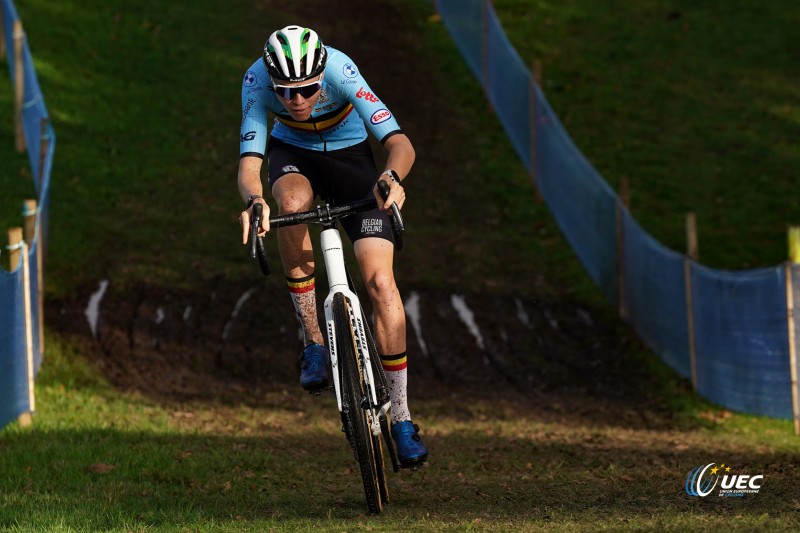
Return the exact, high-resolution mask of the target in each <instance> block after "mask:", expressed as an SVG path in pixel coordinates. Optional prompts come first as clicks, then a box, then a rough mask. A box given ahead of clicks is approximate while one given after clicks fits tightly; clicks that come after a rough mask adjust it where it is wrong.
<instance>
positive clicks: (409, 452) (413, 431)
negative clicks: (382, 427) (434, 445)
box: [392, 420, 428, 468]
mask: <svg viewBox="0 0 800 533" xmlns="http://www.w3.org/2000/svg"><path fill="white" fill-rule="evenodd" d="M392 438H393V439H394V442H395V443H396V444H397V458H398V459H399V460H400V466H402V467H403V468H417V467H419V466H420V465H421V464H422V463H424V462H425V459H427V458H428V448H426V447H425V445H424V444H422V437H420V436H419V426H418V425H416V424H414V423H413V422H411V420H405V421H403V422H397V423H396V424H392Z"/></svg>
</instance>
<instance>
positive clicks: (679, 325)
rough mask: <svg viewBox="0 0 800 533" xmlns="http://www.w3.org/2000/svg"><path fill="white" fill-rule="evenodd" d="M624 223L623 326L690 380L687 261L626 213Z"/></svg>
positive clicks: (625, 211) (624, 212) (624, 213)
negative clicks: (686, 289) (625, 319)
mask: <svg viewBox="0 0 800 533" xmlns="http://www.w3.org/2000/svg"><path fill="white" fill-rule="evenodd" d="M622 222H623V226H622V234H623V237H624V240H623V243H624V244H623V252H622V253H623V260H622V264H623V276H622V279H623V280H624V282H623V290H622V294H623V301H624V302H625V305H624V309H625V313H626V316H627V320H628V322H629V323H630V324H631V325H632V326H633V328H634V329H635V330H636V332H637V333H638V335H639V336H640V337H641V338H642V340H644V341H645V343H646V344H647V345H648V346H650V348H651V349H652V350H653V351H654V352H656V353H657V354H658V355H660V356H661V358H662V359H663V360H664V362H666V363H667V364H668V365H669V366H671V367H672V368H673V369H674V370H675V371H676V372H678V373H679V374H680V375H682V376H684V377H686V378H691V376H692V366H691V361H690V356H689V321H688V318H687V315H688V310H687V307H686V291H685V290H684V285H685V282H684V264H685V262H686V257H685V256H684V255H682V254H679V253H677V252H674V251H672V250H670V249H669V248H667V247H666V246H664V245H663V244H661V243H660V242H658V241H657V240H655V239H654V238H653V237H652V236H650V234H649V233H647V232H646V231H645V230H644V229H643V228H642V227H641V226H640V225H639V224H638V223H637V222H636V220H634V219H633V217H632V216H631V215H630V213H629V212H628V210H627V209H625V210H624V211H623V219H622Z"/></svg>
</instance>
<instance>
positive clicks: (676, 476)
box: [0, 339, 800, 531]
mask: <svg viewBox="0 0 800 533" xmlns="http://www.w3.org/2000/svg"><path fill="white" fill-rule="evenodd" d="M50 340H51V341H54V343H53V345H52V350H51V355H50V359H49V361H48V365H47V366H45V367H44V368H43V370H42V373H41V375H40V377H39V380H38V384H37V387H38V393H39V402H40V409H39V411H38V412H37V414H36V423H35V425H34V426H33V428H31V429H19V428H16V427H11V428H9V429H7V430H5V431H4V433H3V435H2V439H0V450H1V451H2V457H3V462H2V465H1V466H0V527H2V528H3V530H4V531H29V530H32V529H34V528H35V529H36V530H37V531H272V530H276V531H277V530H282V531H283V530H292V531H307V530H312V529H313V530H321V531H342V530H347V531H351V530H371V531H397V530H400V529H404V530H405V529H408V530H412V531H450V530H477V531H483V530H494V531H532V530H545V529H547V530H555V531H572V530H575V529H581V530H585V529H592V530H618V529H622V528H626V529H641V530H672V531H679V530H685V529H691V530H713V529H717V528H722V527H724V528H726V529H731V530H740V531H752V530H770V531H791V530H793V529H796V528H797V527H798V525H799V524H800V520H798V513H797V510H798V506H800V500H798V498H797V493H796V490H795V478H796V474H797V472H796V465H795V464H794V459H793V458H794V457H796V453H797V450H798V447H797V442H796V438H794V437H792V436H791V435H790V434H789V432H788V431H786V427H785V425H786V424H785V423H784V422H777V421H771V420H767V419H758V418H754V417H745V416H741V415H720V412H719V411H715V410H713V409H712V410H709V411H705V412H704V413H705V414H704V415H703V416H698V417H697V418H696V419H694V420H692V419H690V418H687V419H685V420H684V422H683V423H680V424H678V426H677V427H674V426H672V425H662V424H661V423H660V422H658V421H651V423H649V424H642V423H641V421H640V422H636V419H635V418H632V419H627V418H626V419H624V420H622V419H621V420H618V421H617V422H616V423H613V422H612V423H608V422H600V421H595V422H592V421H591V420H589V419H587V418H586V417H585V415H583V414H582V413H580V412H578V413H576V412H569V411H568V410H566V409H564V408H562V407H560V406H559V405H558V404H554V405H552V406H550V407H548V408H546V409H531V408H529V407H527V406H524V405H519V404H517V403H514V402H509V401H503V400H499V399H497V398H495V399H494V400H490V399H488V398H475V399H474V401H457V403H456V404H455V405H454V403H453V402H452V401H448V400H444V399H442V400H435V399H433V400H428V401H424V402H418V405H417V409H416V410H417V412H418V413H419V416H421V417H423V418H424V419H425V420H426V421H427V426H426V427H427V428H428V429H427V430H426V432H425V436H426V441H427V443H428V445H429V446H431V447H432V449H435V450H437V453H436V456H435V458H434V459H433V460H432V461H431V463H430V464H429V466H428V467H426V468H424V469H422V470H421V471H419V472H417V473H414V474H410V473H408V472H403V473H401V474H400V475H399V476H393V477H392V480H391V490H392V496H393V503H392V504H391V505H390V506H389V507H388V508H387V510H386V511H385V513H384V514H383V515H381V516H380V517H370V516H368V515H366V514H365V506H364V504H363V494H362V493H361V489H360V486H359V483H360V481H359V479H358V474H357V472H354V471H353V467H354V466H355V465H354V463H353V461H352V456H351V454H350V451H349V448H348V447H347V445H346V443H345V441H344V439H342V438H341V432H340V431H339V427H338V424H337V423H336V421H335V418H336V417H335V416H331V415H332V414H333V413H334V412H335V407H334V406H333V400H332V398H331V397H330V396H326V397H322V398H313V397H309V396H307V395H305V394H303V393H302V391H300V390H299V389H297V388H293V389H291V390H276V391H274V392H269V393H267V394H266V395H265V396H264V397H263V398H259V399H258V400H256V401H254V402H253V401H251V402H250V403H249V404H248V405H244V404H236V403H229V404H219V403H214V402H193V403H181V404H178V403H174V404H170V403H159V404H155V403H153V402H151V401H149V400H147V399H145V398H142V397H139V396H137V395H131V394H120V393H119V392H116V391H114V390H113V389H112V388H110V387H109V386H108V385H107V384H105V383H103V381H102V380H101V379H99V378H97V377H96V375H95V374H94V373H93V370H92V369H91V366H90V365H89V364H88V363H86V362H85V361H84V362H82V358H81V357H80V356H79V355H78V354H75V353H73V352H71V351H70V349H69V348H68V347H67V346H64V345H60V344H58V339H50ZM456 405H457V408H454V407H455V406H456ZM635 413H636V409H631V410H630V412H629V413H628V414H631V415H634V414H635ZM634 416H635V415H634ZM707 461H714V462H717V463H727V464H730V465H732V466H734V468H736V469H737V470H738V471H739V472H743V473H750V474H755V473H762V474H764V475H765V476H766V477H765V481H764V486H763V493H762V494H759V495H755V496H753V497H748V498H745V499H723V498H717V499H711V498H708V499H705V500H700V499H692V498H689V497H688V496H686V494H685V493H684V492H683V482H684V477H685V475H686V473H687V472H688V471H689V470H690V469H691V468H693V467H694V466H697V465H698V464H702V463H704V462H707Z"/></svg>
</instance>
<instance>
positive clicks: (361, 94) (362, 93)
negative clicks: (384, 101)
mask: <svg viewBox="0 0 800 533" xmlns="http://www.w3.org/2000/svg"><path fill="white" fill-rule="evenodd" d="M356 98H363V99H364V100H366V101H367V102H372V103H375V102H380V100H378V97H377V96H375V95H374V94H372V93H371V92H369V91H365V90H364V88H363V87H362V88H360V89H359V90H358V92H356Z"/></svg>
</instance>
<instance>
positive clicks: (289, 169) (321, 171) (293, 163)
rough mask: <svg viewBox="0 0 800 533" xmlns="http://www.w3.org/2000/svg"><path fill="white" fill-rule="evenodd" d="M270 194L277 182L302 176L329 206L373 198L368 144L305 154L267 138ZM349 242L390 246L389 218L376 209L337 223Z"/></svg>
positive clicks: (374, 177) (374, 172)
mask: <svg viewBox="0 0 800 533" xmlns="http://www.w3.org/2000/svg"><path fill="white" fill-rule="evenodd" d="M267 169H268V172H269V187H270V190H271V189H272V187H274V186H275V182H276V181H278V178H280V177H282V176H285V175H286V174H290V173H297V174H302V175H303V176H305V177H306V178H307V179H308V181H309V183H311V189H312V190H313V191H314V196H315V197H316V196H319V197H320V198H322V199H323V201H325V202H328V203H329V204H331V205H343V204H346V203H349V202H355V201H357V200H363V199H365V198H372V197H373V192H372V190H373V188H374V187H375V183H376V182H377V181H378V170H377V167H376V166H375V158H374V157H373V155H372V148H371V147H370V145H369V142H368V141H366V140H365V141H363V142H360V143H358V144H356V145H354V146H349V147H347V148H343V149H341V150H332V151H330V152H321V151H319V150H308V149H306V148H299V147H297V146H293V145H291V144H288V143H285V142H283V141H281V140H279V139H276V138H275V137H270V139H269V142H268V143H267ZM339 223H340V225H341V226H342V228H343V229H344V231H345V233H347V236H348V237H350V241H351V242H356V241H357V240H358V239H363V238H365V237H380V238H382V239H386V240H387V241H391V242H394V238H393V237H392V228H391V226H390V225H389V216H388V215H387V214H386V212H384V211H381V210H380V209H374V210H372V211H365V212H363V213H355V214H353V215H350V216H348V217H345V218H343V219H341V220H340V221H339Z"/></svg>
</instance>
